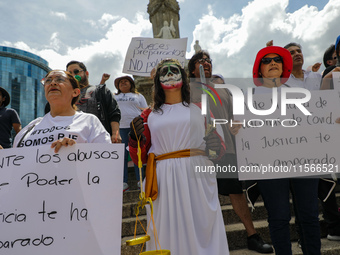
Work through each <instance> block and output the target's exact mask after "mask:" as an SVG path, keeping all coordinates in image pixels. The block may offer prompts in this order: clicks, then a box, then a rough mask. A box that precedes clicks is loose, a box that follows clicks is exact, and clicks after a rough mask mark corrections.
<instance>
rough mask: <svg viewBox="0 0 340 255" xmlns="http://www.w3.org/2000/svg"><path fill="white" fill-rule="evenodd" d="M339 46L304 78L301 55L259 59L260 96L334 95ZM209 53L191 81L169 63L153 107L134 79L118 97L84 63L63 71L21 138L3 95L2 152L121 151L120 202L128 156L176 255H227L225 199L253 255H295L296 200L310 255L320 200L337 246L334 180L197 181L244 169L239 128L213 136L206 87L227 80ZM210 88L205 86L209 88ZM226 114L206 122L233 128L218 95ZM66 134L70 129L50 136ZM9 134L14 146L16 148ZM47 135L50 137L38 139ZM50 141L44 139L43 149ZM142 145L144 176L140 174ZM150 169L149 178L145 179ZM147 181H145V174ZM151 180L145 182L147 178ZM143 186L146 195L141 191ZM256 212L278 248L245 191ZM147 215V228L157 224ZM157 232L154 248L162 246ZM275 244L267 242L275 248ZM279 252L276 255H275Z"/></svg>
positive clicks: (123, 83) (217, 111) (219, 110)
mask: <svg viewBox="0 0 340 255" xmlns="http://www.w3.org/2000/svg"><path fill="white" fill-rule="evenodd" d="M339 42H340V36H339V37H338V38H337V39H336V42H335V44H334V45H331V46H330V47H329V48H327V49H326V51H325V54H324V57H323V62H324V65H325V67H326V70H325V71H324V72H323V74H320V73H319V72H318V69H319V68H320V64H318V63H317V64H315V65H313V67H312V68H311V69H312V70H310V71H306V70H304V69H303V64H304V56H303V53H302V47H301V45H299V44H297V43H289V44H287V45H286V46H284V47H279V46H273V41H269V42H268V43H267V46H266V47H264V48H263V49H261V50H259V52H258V53H257V55H256V57H255V60H254V65H253V73H252V74H253V81H254V85H255V86H254V90H253V93H254V94H264V93H268V91H272V89H273V88H277V89H278V90H279V91H280V89H281V88H283V87H298V88H305V89H308V90H320V89H334V84H333V82H332V79H331V78H332V75H333V73H334V72H340V67H339V66H340V52H339V48H340V43H339ZM212 66H213V64H212V60H211V58H210V55H209V53H208V51H205V50H198V51H197V52H195V54H194V55H193V56H192V58H191V59H190V60H189V63H188V72H186V71H185V68H184V67H183V66H181V64H180V63H179V62H178V61H177V60H176V59H164V60H162V61H161V62H160V63H159V64H158V65H157V67H156V68H155V69H154V70H153V72H152V78H153V98H152V102H151V104H150V106H148V104H147V102H146V100H145V98H144V96H143V95H142V94H140V93H139V92H138V91H137V89H136V85H135V81H134V79H133V78H132V77H131V76H122V77H117V78H116V79H115V80H114V85H115V87H116V89H117V93H116V94H113V93H112V92H111V91H110V90H109V89H108V88H107V87H106V85H105V82H106V81H107V80H108V79H109V78H110V75H108V74H103V76H102V80H101V81H100V84H99V85H96V86H94V85H90V84H89V79H88V76H89V71H88V70H87V68H86V66H85V65H84V63H82V62H79V61H71V62H69V63H68V64H67V65H66V71H63V70H52V71H50V72H49V73H47V75H46V76H45V77H44V79H43V80H42V85H43V86H44V90H45V97H46V100H47V101H48V105H46V114H45V116H43V117H39V118H37V119H35V120H33V121H32V122H31V123H29V124H28V125H27V126H26V127H24V128H23V129H21V123H20V118H19V116H18V114H17V112H16V111H15V110H14V109H11V108H6V106H8V105H9V104H10V95H9V93H8V92H7V91H6V90H5V89H4V88H2V87H0V148H1V149H6V148H11V147H14V148H16V147H18V148H19V147H30V146H34V145H38V143H37V142H34V141H42V140H44V141H47V142H46V143H44V144H49V145H50V146H51V148H53V149H54V152H55V153H57V152H58V151H59V150H60V149H61V148H62V147H63V146H72V145H74V144H75V143H124V144H125V148H126V149H125V158H124V170H122V171H124V179H123V192H125V191H128V190H129V185H128V171H127V170H128V155H129V154H130V156H131V158H132V160H133V162H134V164H135V165H134V169H135V175H136V180H137V181H138V187H139V188H140V187H141V186H143V187H145V193H146V195H147V197H150V198H151V199H152V200H153V217H154V220H155V227H156V229H157V233H158V238H159V242H160V243H161V245H162V248H164V249H168V250H170V251H171V254H175V255H179V254H199V255H206V254H214V255H218V254H221V255H222V254H223V255H224V254H228V253H229V249H228V241H227V236H226V231H225V223H224V222H223V217H222V212H221V207H220V202H219V198H218V194H220V195H227V196H229V197H230V201H231V204H232V207H233V209H234V211H235V213H236V214H237V215H238V217H239V218H240V220H241V221H242V223H243V225H244V227H245V230H246V233H247V245H248V249H250V250H254V251H257V252H259V253H273V252H274V251H275V253H276V254H283V255H289V254H292V247H291V237H290V231H291V230H290V227H289V226H290V225H289V222H290V220H291V214H290V202H289V201H290V197H291V198H292V200H293V207H294V212H295V218H296V226H297V232H298V235H299V240H300V242H299V243H300V245H301V249H302V252H303V254H321V241H320V225H319V207H318V203H319V201H318V198H319V200H320V201H321V205H322V211H323V217H324V219H325V222H326V223H327V231H328V236H327V238H328V239H329V240H334V241H340V213H339V211H338V205H337V203H336V196H335V192H334V189H329V186H330V185H329V183H330V182H332V185H331V186H332V187H334V185H333V183H335V182H336V181H335V180H331V179H317V178H281V179H270V180H257V181H253V182H251V183H244V182H241V181H239V180H238V176H237V173H236V174H234V175H226V176H223V175H215V174H211V173H209V172H206V173H202V172H200V173H198V172H195V171H194V166H213V165H214V164H219V165H231V166H235V167H237V157H236V148H235V136H237V135H238V129H239V127H238V126H233V127H228V126H227V125H223V126H222V127H221V128H220V129H210V128H208V127H209V119H208V117H205V116H203V115H202V114H201V109H200V108H201V107H203V106H202V103H201V101H200V100H201V97H202V93H203V91H204V89H200V88H202V83H203V82H204V84H203V85H208V86H209V85H211V86H212V87H213V85H214V84H223V83H224V82H225V81H224V77H223V75H220V74H213V71H212ZM202 78H204V81H203V80H202ZM217 92H218V94H219V96H220V98H221V103H222V105H223V106H222V107H221V106H220V105H216V104H214V102H213V101H212V100H213V99H212V98H209V99H208V100H209V106H210V108H209V113H210V114H209V115H211V116H212V117H214V118H220V119H229V120H231V119H233V109H232V105H233V104H232V95H231V93H230V92H229V91H228V90H227V89H217ZM57 126H62V127H66V126H67V127H68V128H63V129H58V128H51V127H57ZM12 129H14V131H15V133H16V136H15V139H14V141H13V142H12V136H13V135H12ZM40 129H44V130H51V131H50V132H49V133H46V132H37V131H38V130H40ZM44 138H45V139H44ZM138 142H140V145H141V156H142V162H143V164H144V167H143V169H142V176H140V172H139V168H138V155H137V152H138V148H137V145H138ZM144 168H145V169H144ZM144 172H145V173H144ZM219 174H221V173H219ZM144 175H145V178H144ZM142 179H144V185H141V183H140V181H141V180H142ZM246 187H248V188H247V193H248V194H249V195H248V197H249V198H252V199H251V201H250V202H251V203H255V199H256V197H257V196H256V195H252V194H261V196H262V198H263V201H264V205H265V208H266V209H267V212H268V223H269V232H270V238H271V243H272V245H273V247H272V245H270V244H269V243H267V242H265V241H264V240H263V239H262V238H261V236H260V235H259V234H258V233H257V231H256V229H255V227H254V224H253V221H252V216H251V213H250V210H249V207H248V203H247V199H246V196H245V192H244V188H246ZM150 213H151V212H150V210H149V209H148V210H147V214H148V221H150V220H151V218H150V217H151V215H150ZM152 230H153V225H151V231H150V233H151V234H150V235H151V241H150V242H148V243H147V248H146V249H147V250H154V249H156V248H157V247H155V244H156V242H155V241H154V239H155V238H156V237H155V236H153V233H154V232H153V231H152ZM268 241H269V240H268ZM273 248H274V249H273Z"/></svg>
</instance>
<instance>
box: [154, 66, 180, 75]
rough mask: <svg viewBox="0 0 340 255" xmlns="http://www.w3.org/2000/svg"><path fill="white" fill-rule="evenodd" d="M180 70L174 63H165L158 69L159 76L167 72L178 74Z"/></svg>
mask: <svg viewBox="0 0 340 255" xmlns="http://www.w3.org/2000/svg"><path fill="white" fill-rule="evenodd" d="M180 72H181V71H180V70H179V68H178V67H177V66H176V65H166V66H163V67H162V68H161V70H160V71H159V75H160V76H166V75H167V74H168V73H172V74H179V73H180Z"/></svg>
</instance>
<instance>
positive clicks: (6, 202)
mask: <svg viewBox="0 0 340 255" xmlns="http://www.w3.org/2000/svg"><path fill="white" fill-rule="evenodd" d="M123 159H124V145H123V144H76V145H73V146H69V147H67V148H66V147H65V148H64V147H63V148H61V150H60V152H59V153H57V154H55V153H54V152H53V150H52V149H51V148H50V147H49V146H37V147H33V148H16V149H5V150H0V229H1V231H0V254H7V255H18V254H26V255H46V254H49V255H60V254H88V255H93V254H97V255H112V254H120V250H121V223H122V189H123V187H122V184H123V161H124V160H123Z"/></svg>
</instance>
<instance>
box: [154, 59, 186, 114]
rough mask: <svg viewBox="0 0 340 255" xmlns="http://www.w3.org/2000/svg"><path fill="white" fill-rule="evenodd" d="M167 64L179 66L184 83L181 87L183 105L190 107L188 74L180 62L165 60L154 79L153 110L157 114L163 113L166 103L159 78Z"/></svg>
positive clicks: (159, 65)
mask: <svg viewBox="0 0 340 255" xmlns="http://www.w3.org/2000/svg"><path fill="white" fill-rule="evenodd" d="M166 62H174V63H175V64H176V65H177V66H178V68H179V70H180V72H181V75H182V81H183V85H182V87H181V95H182V104H183V105H184V106H189V104H190V87H189V81H188V76H187V73H186V72H185V70H184V69H183V67H182V65H181V64H180V63H179V62H178V60H176V59H164V60H162V61H161V62H160V63H159V64H158V66H157V71H156V75H155V77H154V90H153V102H154V103H153V110H154V111H155V112H163V111H162V109H161V106H162V105H163V104H164V103H165V93H164V90H163V88H162V86H161V83H160V81H159V78H160V74H159V73H160V69H161V67H162V66H163V64H164V63H166Z"/></svg>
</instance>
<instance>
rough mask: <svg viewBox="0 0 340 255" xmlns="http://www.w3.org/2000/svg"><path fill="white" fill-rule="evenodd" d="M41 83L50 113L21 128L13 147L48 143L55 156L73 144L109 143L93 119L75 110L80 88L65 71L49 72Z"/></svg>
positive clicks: (98, 124)
mask: <svg viewBox="0 0 340 255" xmlns="http://www.w3.org/2000/svg"><path fill="white" fill-rule="evenodd" d="M42 84H43V86H44V89H45V97H46V99H47V101H48V102H49V104H50V112H48V113H47V114H46V115H45V116H44V117H40V118H37V119H35V120H33V121H32V122H31V123H29V124H28V125H27V126H26V127H25V128H23V129H22V130H21V131H20V132H19V133H18V134H17V136H16V137H15V140H14V144H13V147H30V146H38V145H44V144H50V145H51V148H54V152H55V153H57V152H58V151H59V149H60V148H61V147H62V146H69V145H73V144H75V143H111V139H110V135H109V133H108V132H106V130H105V128H104V127H103V125H102V124H101V122H100V121H99V119H98V118H97V117H96V116H94V115H92V114H87V113H83V112H77V111H76V106H75V103H76V102H77V100H78V98H79V95H80V88H79V83H78V81H77V80H76V79H75V78H74V77H73V76H72V75H71V74H70V73H69V72H65V71H61V70H52V71H50V72H49V73H48V74H47V75H46V77H45V78H44V79H43V81H42Z"/></svg>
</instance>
